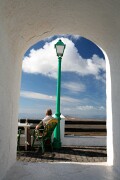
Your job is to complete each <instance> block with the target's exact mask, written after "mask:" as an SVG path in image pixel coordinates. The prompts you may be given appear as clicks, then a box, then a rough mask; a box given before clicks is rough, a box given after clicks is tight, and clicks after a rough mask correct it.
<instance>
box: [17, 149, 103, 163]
mask: <svg viewBox="0 0 120 180" xmlns="http://www.w3.org/2000/svg"><path fill="white" fill-rule="evenodd" d="M17 160H18V161H22V162H33V163H35V162H106V161H107V153H106V147H82V146H80V147H62V148H61V149H59V150H54V151H53V152H50V151H49V150H46V152H45V153H44V154H42V153H41V152H39V151H38V149H35V150H34V151H22V150H21V151H19V152H18V153H17Z"/></svg>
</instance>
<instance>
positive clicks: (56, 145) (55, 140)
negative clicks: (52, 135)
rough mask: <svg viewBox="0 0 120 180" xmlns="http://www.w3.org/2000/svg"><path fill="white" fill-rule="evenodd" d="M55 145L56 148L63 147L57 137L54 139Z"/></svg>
mask: <svg viewBox="0 0 120 180" xmlns="http://www.w3.org/2000/svg"><path fill="white" fill-rule="evenodd" d="M53 147H54V148H56V149H59V148H61V142H60V141H58V140H57V139H54V140H53Z"/></svg>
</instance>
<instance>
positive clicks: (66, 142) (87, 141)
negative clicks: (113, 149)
mask: <svg viewBox="0 0 120 180" xmlns="http://www.w3.org/2000/svg"><path fill="white" fill-rule="evenodd" d="M64 130H65V120H64V119H61V121H60V132H61V143H62V146H106V136H72V135H71V136H70V135H69V136H64Z"/></svg>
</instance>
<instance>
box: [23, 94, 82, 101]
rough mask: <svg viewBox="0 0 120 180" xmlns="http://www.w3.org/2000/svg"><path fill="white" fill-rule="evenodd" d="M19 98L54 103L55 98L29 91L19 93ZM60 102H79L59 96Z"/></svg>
mask: <svg viewBox="0 0 120 180" xmlns="http://www.w3.org/2000/svg"><path fill="white" fill-rule="evenodd" d="M20 96H21V97H24V98H30V99H39V100H47V101H56V96H49V95H46V94H41V93H36V92H31V91H21V92H20ZM61 102H62V103H73V102H74V103H75V102H76V103H77V102H79V100H78V99H75V98H71V97H69V96H61Z"/></svg>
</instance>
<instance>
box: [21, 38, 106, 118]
mask: <svg viewBox="0 0 120 180" xmlns="http://www.w3.org/2000/svg"><path fill="white" fill-rule="evenodd" d="M59 39H61V40H62V41H63V42H64V43H65V44H66V49H65V52H64V56H63V58H62V73H61V113H62V114H63V115H70V116H77V117H80V118H102V117H106V79H105V76H106V74H105V71H106V66H105V60H104V55H103V53H102V51H101V50H100V49H99V48H98V46H96V45H95V44H94V43H92V42H91V41H89V40H87V39H85V38H83V37H81V36H73V35H59V36H53V37H49V38H46V39H44V40H43V41H40V42H38V43H36V44H35V45H33V46H32V47H30V48H29V49H28V51H27V52H26V53H25V54H24V57H23V65H22V78H21V90H20V101H19V118H42V117H44V114H45V111H46V109H48V108H51V109H52V110H53V113H55V103H56V85H57V65H58V60H57V56H56V51H55V48H54V44H55V43H56V42H57V41H58V40H59Z"/></svg>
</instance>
